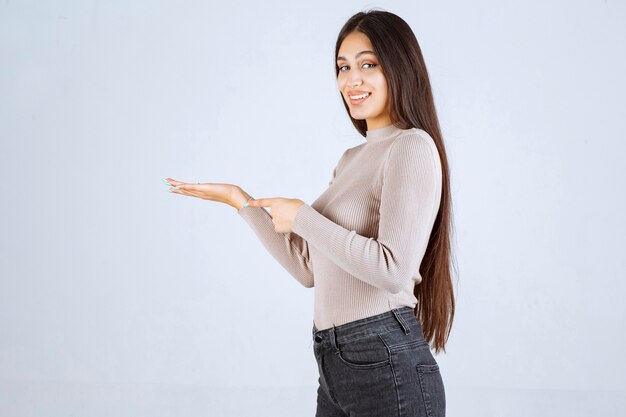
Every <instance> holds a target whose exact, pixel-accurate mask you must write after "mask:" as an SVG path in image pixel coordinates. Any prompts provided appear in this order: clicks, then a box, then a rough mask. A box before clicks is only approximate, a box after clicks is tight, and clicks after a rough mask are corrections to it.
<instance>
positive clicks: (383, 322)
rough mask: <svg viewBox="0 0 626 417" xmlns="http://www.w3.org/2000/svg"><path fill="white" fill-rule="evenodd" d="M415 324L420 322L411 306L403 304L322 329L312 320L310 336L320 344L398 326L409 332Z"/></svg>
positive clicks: (417, 324)
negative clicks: (403, 305)
mask: <svg viewBox="0 0 626 417" xmlns="http://www.w3.org/2000/svg"><path fill="white" fill-rule="evenodd" d="M415 326H421V324H420V322H419V321H418V320H417V319H416V317H415V312H414V310H413V308H412V307H408V306H405V307H399V308H395V309H393V310H390V311H386V312H384V313H381V314H377V315H375V316H370V317H365V318H362V319H358V320H355V321H351V322H349V323H345V324H341V325H339V326H333V327H331V328H328V329H324V330H318V329H317V327H316V326H315V322H313V329H312V337H313V339H314V340H315V342H316V343H320V344H325V343H331V342H333V339H334V342H337V343H342V342H347V341H349V340H353V339H358V338H360V337H363V336H367V335H369V334H377V333H384V332H387V331H391V330H395V329H397V328H399V327H400V328H402V330H403V331H404V332H405V333H409V332H410V331H411V330H412V329H414V328H415ZM331 338H332V339H331Z"/></svg>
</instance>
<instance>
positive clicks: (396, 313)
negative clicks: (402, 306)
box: [391, 308, 411, 334]
mask: <svg viewBox="0 0 626 417" xmlns="http://www.w3.org/2000/svg"><path fill="white" fill-rule="evenodd" d="M398 310H399V309H397V308H394V309H393V310H391V311H392V312H393V315H394V316H395V317H396V320H398V323H400V326H401V327H402V330H403V331H404V334H409V333H410V332H411V329H410V328H409V325H408V324H407V323H406V321H404V318H403V317H402V315H401V314H400V312H399V311H398Z"/></svg>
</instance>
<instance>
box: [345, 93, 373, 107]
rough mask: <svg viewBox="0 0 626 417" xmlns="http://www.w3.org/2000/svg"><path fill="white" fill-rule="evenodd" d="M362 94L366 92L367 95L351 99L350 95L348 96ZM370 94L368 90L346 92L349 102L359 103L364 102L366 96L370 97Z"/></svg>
mask: <svg viewBox="0 0 626 417" xmlns="http://www.w3.org/2000/svg"><path fill="white" fill-rule="evenodd" d="M362 94H368V95H367V96H366V97H363V98H358V99H353V98H352V97H350V96H358V95H362ZM371 95H372V93H371V92H369V91H351V92H350V93H349V94H348V98H349V99H350V103H351V104H359V103H362V102H364V101H365V100H367V99H368V98H370V97H371Z"/></svg>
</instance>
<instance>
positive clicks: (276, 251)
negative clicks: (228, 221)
mask: <svg viewBox="0 0 626 417" xmlns="http://www.w3.org/2000/svg"><path fill="white" fill-rule="evenodd" d="M345 155H346V153H345V152H344V154H343V155H342V156H341V158H340V159H339V162H338V163H337V165H336V166H335V168H334V169H333V173H332V177H331V179H330V181H329V183H328V185H329V186H330V184H332V182H333V181H334V179H335V175H336V174H337V167H338V166H339V164H340V163H341V161H342V160H343V158H344V156H345ZM237 213H239V215H240V216H241V217H242V218H243V219H244V220H245V221H246V222H247V223H248V225H250V227H251V228H252V230H254V232H255V234H256V235H257V237H258V238H259V240H260V241H261V244H262V245H263V246H264V247H265V249H266V250H267V251H268V252H269V253H270V255H272V256H273V257H274V259H276V260H277V261H278V263H279V264H280V265H282V267H283V268H285V270H287V272H289V273H290V274H291V275H292V276H293V277H294V278H295V279H296V280H298V282H300V283H301V284H302V285H303V286H305V287H307V288H311V287H313V286H314V285H315V282H314V278H313V265H312V263H311V258H310V254H309V245H308V243H307V241H306V240H305V239H303V238H302V237H301V236H299V235H297V234H296V233H277V232H276V230H275V229H274V223H272V216H271V215H270V214H269V213H268V212H267V211H266V210H265V209H264V208H263V207H242V208H241V209H239V211H238V212H237Z"/></svg>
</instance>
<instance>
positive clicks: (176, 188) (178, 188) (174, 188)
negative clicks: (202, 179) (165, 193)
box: [172, 187, 180, 190]
mask: <svg viewBox="0 0 626 417" xmlns="http://www.w3.org/2000/svg"><path fill="white" fill-rule="evenodd" d="M172 190H180V187H172Z"/></svg>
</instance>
